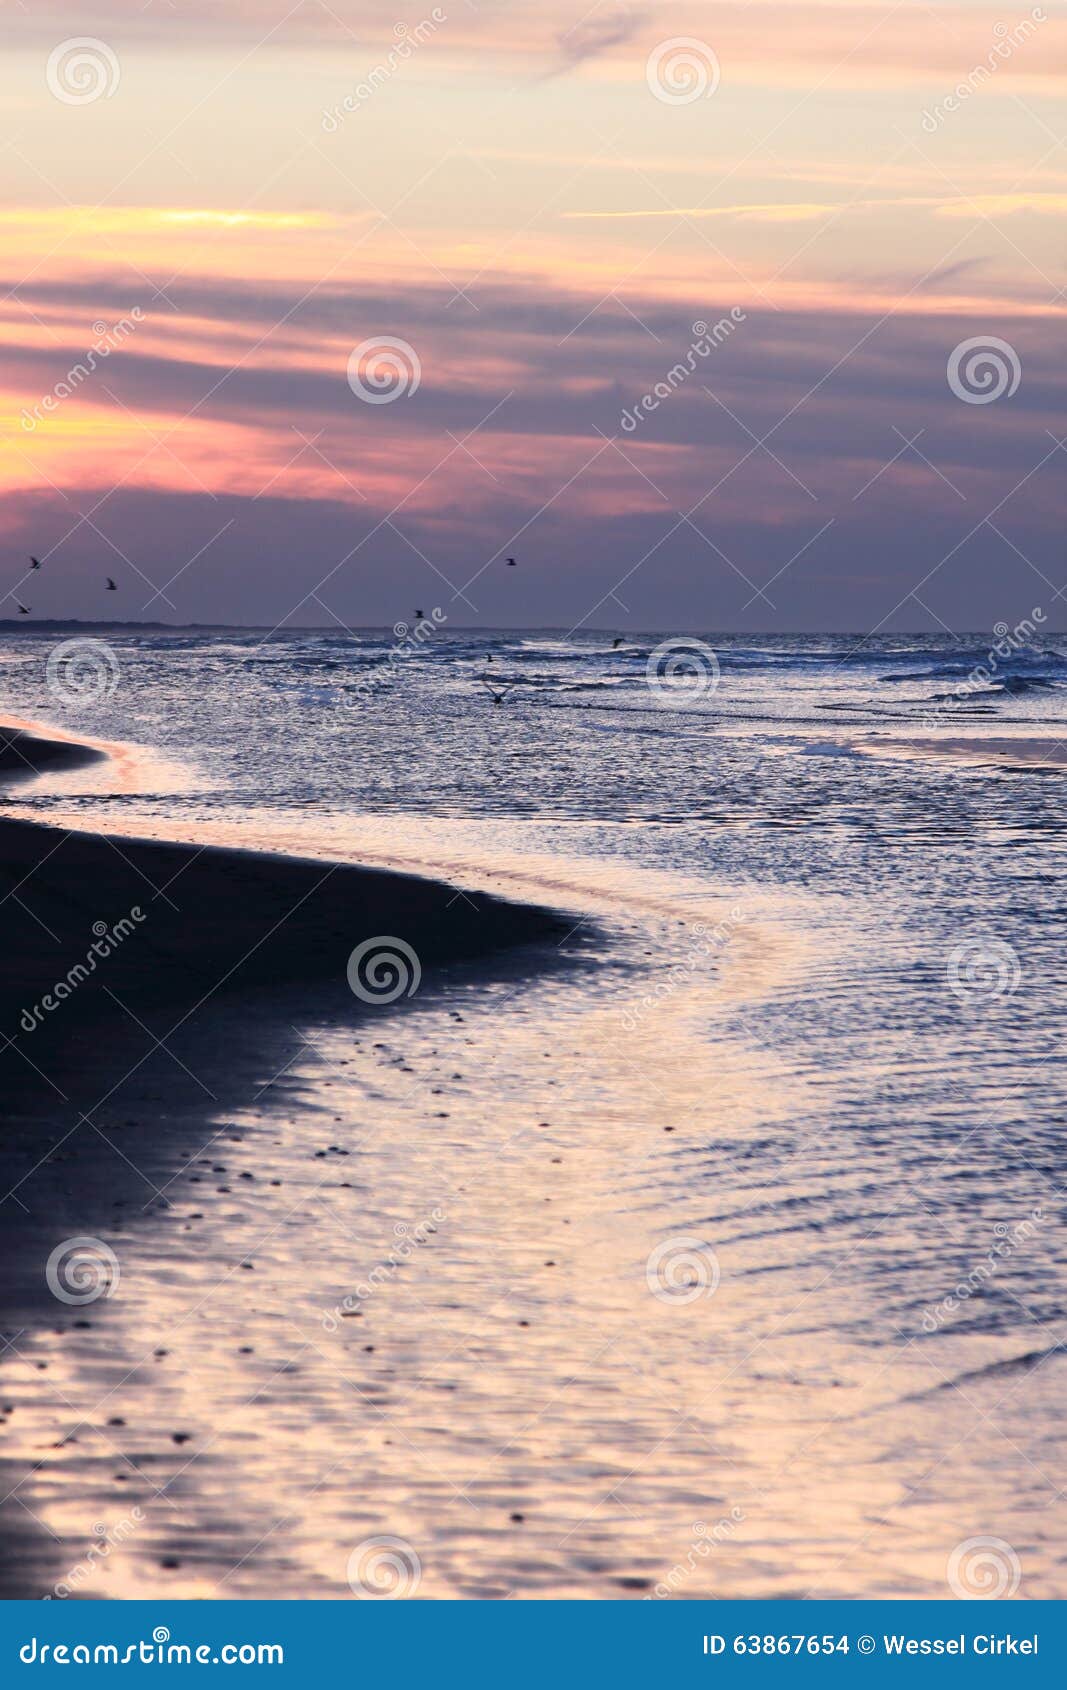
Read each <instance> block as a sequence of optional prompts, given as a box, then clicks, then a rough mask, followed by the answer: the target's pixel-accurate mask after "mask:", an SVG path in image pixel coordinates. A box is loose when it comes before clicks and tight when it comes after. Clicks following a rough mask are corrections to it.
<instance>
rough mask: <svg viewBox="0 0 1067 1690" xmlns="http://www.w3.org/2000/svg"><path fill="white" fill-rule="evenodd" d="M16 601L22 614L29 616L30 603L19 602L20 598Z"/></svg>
mask: <svg viewBox="0 0 1067 1690" xmlns="http://www.w3.org/2000/svg"><path fill="white" fill-rule="evenodd" d="M15 603H16V604H17V605H18V607H19V615H20V616H28V615H29V614H30V606H29V605H28V604H19V601H18V599H16V600H15Z"/></svg>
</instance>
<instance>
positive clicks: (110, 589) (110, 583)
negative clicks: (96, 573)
mask: <svg viewBox="0 0 1067 1690" xmlns="http://www.w3.org/2000/svg"><path fill="white" fill-rule="evenodd" d="M106 591H107V592H109V593H117V592H118V588H117V587H116V585H115V583H114V581H113V580H112V579H111V576H110V575H109V576H108V577H107V588H106Z"/></svg>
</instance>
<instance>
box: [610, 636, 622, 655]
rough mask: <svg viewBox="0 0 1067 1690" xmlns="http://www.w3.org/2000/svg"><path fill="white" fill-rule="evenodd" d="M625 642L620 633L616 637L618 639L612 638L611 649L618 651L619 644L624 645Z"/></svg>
mask: <svg viewBox="0 0 1067 1690" xmlns="http://www.w3.org/2000/svg"><path fill="white" fill-rule="evenodd" d="M625 644H626V641H625V640H624V639H623V638H622V636H621V634H620V636H619V637H618V639H614V640H612V642H611V649H612V651H618V649H619V647H620V646H621V645H625Z"/></svg>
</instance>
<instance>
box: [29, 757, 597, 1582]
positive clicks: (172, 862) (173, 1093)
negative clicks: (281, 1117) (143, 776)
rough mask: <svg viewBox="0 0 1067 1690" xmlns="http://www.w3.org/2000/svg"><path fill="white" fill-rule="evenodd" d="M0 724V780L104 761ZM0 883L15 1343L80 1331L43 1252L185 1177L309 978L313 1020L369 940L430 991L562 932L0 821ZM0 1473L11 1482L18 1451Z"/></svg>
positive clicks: (36, 1556) (251, 1080) (44, 1555)
mask: <svg viewBox="0 0 1067 1690" xmlns="http://www.w3.org/2000/svg"><path fill="white" fill-rule="evenodd" d="M0 733H2V736H3V737H2V740H0V782H3V783H10V784H14V783H17V782H20V781H23V780H33V779H35V778H38V777H40V776H41V775H47V774H49V773H52V772H56V771H60V770H66V769H74V768H82V767H85V766H87V765H90V764H92V763H94V762H97V761H100V760H101V759H102V757H103V754H102V753H101V752H99V751H97V750H94V749H93V748H92V747H90V746H85V745H81V744H79V743H77V742H76V741H74V740H70V739H62V740H61V739H47V738H43V737H40V736H39V735H36V734H31V733H28V732H26V731H25V730H24V729H21V728H12V727H8V728H6V729H0ZM0 876H2V885H3V901H4V946H3V961H2V963H0V1028H2V1031H3V1034H4V1046H3V1051H2V1053H0V1081H2V1084H3V1087H4V1093H5V1099H6V1103H7V1108H6V1110H5V1117H6V1118H5V1128H4V1133H3V1137H2V1140H0V1187H2V1190H3V1192H4V1194H5V1198H6V1201H5V1205H4V1210H5V1213H4V1226H3V1231H2V1239H3V1243H2V1260H3V1281H4V1297H3V1305H4V1306H3V1314H2V1317H0V1318H2V1330H3V1333H4V1337H5V1340H6V1341H8V1342H11V1343H13V1346H14V1348H15V1349H16V1350H17V1349H18V1347H19V1345H22V1344H24V1343H25V1341H26V1335H27V1333H28V1332H32V1331H34V1330H35V1329H36V1328H38V1327H41V1326H43V1327H45V1328H47V1329H48V1330H50V1331H52V1332H53V1333H54V1334H55V1335H68V1334H70V1333H71V1332H73V1331H75V1330H87V1329H88V1328H89V1325H90V1322H89V1321H88V1320H86V1319H84V1318H79V1313H80V1301H81V1299H80V1290H79V1287H78V1285H77V1283H76V1278H75V1280H72V1281H71V1286H70V1287H69V1289H71V1290H72V1291H73V1293H74V1297H73V1300H72V1301H71V1303H69V1304H66V1305H65V1304H64V1303H63V1302H62V1301H61V1300H60V1301H57V1298H56V1295H55V1293H54V1291H53V1289H52V1288H51V1286H50V1283H49V1278H48V1276H47V1275H46V1264H47V1263H48V1260H49V1256H50V1254H51V1252H52V1251H53V1249H54V1247H55V1246H56V1245H57V1244H58V1243H60V1242H61V1241H63V1240H66V1239H71V1238H79V1237H86V1236H90V1237H98V1236H99V1237H102V1238H109V1237H112V1238H116V1239H117V1238H118V1237H119V1235H121V1233H123V1232H124V1231H126V1230H127V1229H128V1228H129V1227H130V1226H142V1227H151V1226H152V1225H153V1224H155V1222H156V1219H157V1215H156V1214H155V1213H154V1212H155V1211H158V1210H160V1209H165V1208H166V1207H167V1199H166V1197H165V1196H163V1195H161V1192H162V1191H163V1190H165V1189H167V1188H169V1187H170V1185H171V1183H172V1182H173V1181H174V1180H175V1179H179V1180H180V1179H181V1177H182V1176H183V1175H185V1176H188V1174H189V1172H190V1170H191V1159H190V1151H189V1149H188V1148H181V1146H189V1145H192V1144H195V1145H196V1146H197V1147H198V1148H201V1147H202V1145H203V1143H204V1142H205V1141H208V1142H210V1141H212V1140H213V1139H214V1137H215V1136H216V1134H215V1128H214V1126H213V1125H212V1123H213V1121H214V1120H215V1118H216V1116H217V1113H218V1111H219V1109H220V1108H225V1107H226V1106H227V1105H229V1106H230V1107H232V1108H239V1107H241V1106H242V1105H244V1106H246V1107H247V1105H248V1103H249V1101H250V1100H251V1099H252V1098H254V1097H255V1096H256V1094H257V1092H258V1091H260V1090H261V1089H262V1087H263V1084H264V1080H265V1077H266V1075H267V1072H268V1071H270V1072H273V1071H274V1070H275V1069H284V1067H285V1065H286V1056H287V1052H288V1051H289V1050H290V1049H291V1048H292V1047H293V1046H295V1045H297V1044H298V1043H299V1039H298V1038H297V1036H296V1034H295V1033H294V1030H293V1027H292V1016H293V1014H294V995H295V993H296V991H297V989H298V988H299V991H300V994H301V996H300V999H299V1001H300V1002H301V1003H302V1004H304V1005H306V1002H307V995H308V993H313V994H314V995H315V999H316V1003H317V1005H318V1008H319V1012H320V1013H322V1014H324V1015H328V1016H330V1017H331V1018H332V1019H333V1020H335V1021H336V1022H339V1023H341V1024H352V1025H355V1024H357V1023H358V1022H359V1020H360V1016H361V1011H362V1012H365V1010H366V1004H365V1003H361V1001H360V998H359V997H358V996H357V995H356V994H355V993H354V990H353V987H352V986H351V985H350V983H349V979H348V973H347V970H348V963H349V958H350V956H351V954H352V953H353V951H355V950H356V949H357V947H359V946H361V945H363V944H364V943H367V942H369V945H370V955H369V964H368V965H367V966H369V967H370V968H371V969H372V970H373V968H374V967H375V966H377V967H378V968H379V969H381V968H383V967H384V968H385V969H386V974H384V975H381V974H379V975H377V976H375V975H374V974H373V973H371V974H370V975H367V973H366V972H365V970H364V974H363V980H364V985H365V986H366V987H367V989H368V992H369V995H370V997H371V998H372V1000H373V997H374V995H375V993H376V992H377V995H378V996H381V993H382V992H383V991H384V992H386V993H387V992H388V991H389V990H390V989H392V988H393V986H394V977H393V976H390V975H389V974H388V969H389V967H390V966H391V962H393V961H395V962H396V963H397V965H398V966H399V968H400V969H402V970H405V969H406V970H407V971H408V973H407V978H406V980H405V981H404V982H402V984H403V986H404V992H403V994H399V995H406V991H407V987H408V986H409V985H410V987H411V989H412V990H415V989H417V988H418V987H419V986H420V984H421V970H422V969H425V971H426V977H427V983H428V984H430V983H432V978H433V973H434V970H436V969H439V968H440V967H441V966H442V965H447V964H453V965H454V964H457V963H461V962H467V963H471V962H472V961H474V960H475V959H477V960H478V961H479V963H480V964H481V965H482V966H491V963H490V960H489V959H491V958H493V957H494V956H495V955H496V954H497V953H498V952H501V951H503V950H508V949H514V948H515V947H534V946H536V945H542V946H543V945H548V944H550V943H551V941H552V940H553V939H558V937H559V936H560V935H561V934H562V933H563V932H564V931H565V928H564V924H563V923H562V921H561V920H560V918H558V917H556V916H554V915H552V914H550V913H549V912H548V911H547V910H544V909H536V908H532V907H530V906H520V905H516V904H508V903H505V902H503V901H501V900H499V899H494V898H491V897H485V896H479V895H477V894H473V895H470V894H468V895H463V896H460V895H459V894H458V893H457V892H456V891H455V889H454V888H451V887H449V886H446V885H441V884H437V883H435V882H433V881H430V880H428V879H425V878H421V879H420V878H415V877H412V876H403V875H397V874H389V873H385V872H382V871H375V870H367V869H361V868H358V867H347V866H343V865H339V864H324V863H321V862H319V863H316V862H310V861H305V862H301V861H297V860H293V859H289V858H282V857H279V856H274V855H272V856H265V855H263V854H260V853H255V852H237V851H226V850H220V849H218V848H212V847H198V846H192V845H190V846H179V845H170V844H160V843H154V842H150V843H145V842H139V841H131V840H128V839H122V840H116V839H111V838H109V837H107V836H104V835H96V834H90V833H82V832H74V831H70V830H59V829H53V828H49V827H43V826H39V825H35V824H33V823H27V822H22V821H13V820H10V819H2V820H0ZM397 942H399V944H398V943H397ZM383 957H384V959H385V960H384V962H383ZM412 970H415V971H417V972H418V973H419V976H420V977H419V978H416V979H414V980H412V979H411V971H412ZM512 970H514V964H512ZM268 1083H269V1081H268ZM60 1271H62V1270H60ZM223 1272H225V1269H223ZM8 1359H9V1360H10V1352H9V1357H8ZM14 1412H15V1410H14V1408H13V1407H10V1406H9V1409H7V1410H5V1416H6V1415H7V1414H8V1413H11V1414H14ZM8 1425H9V1421H8V1420H7V1419H6V1418H5V1421H4V1426H5V1430H6V1429H7V1427H8ZM72 1441H73V1440H72ZM35 1465H36V1466H38V1468H39V1465H40V1464H39V1463H38V1464H35ZM4 1474H5V1479H6V1480H7V1484H5V1487H4V1488H5V1490H9V1488H10V1487H12V1485H14V1490H13V1495H14V1497H17V1495H18V1489H17V1486H18V1481H19V1478H20V1474H19V1463H18V1461H17V1460H16V1461H15V1462H10V1461H9V1462H5V1464H4ZM4 1518H5V1523H6V1525H7V1526H8V1527H9V1529H10V1530H11V1532H12V1536H11V1537H10V1538H9V1539H8V1544H7V1554H6V1557H5V1562H4V1569H3V1572H2V1573H0V1581H2V1584H0V1587H2V1588H3V1590H4V1592H5V1594H9V1595H23V1596H25V1595H40V1594H42V1593H43V1591H44V1590H45V1589H47V1587H48V1585H49V1584H51V1583H54V1582H55V1579H56V1578H57V1577H58V1573H59V1571H60V1570H61V1569H62V1566H65V1565H66V1563H67V1560H68V1559H69V1555H67V1554H66V1553H64V1552H60V1553H59V1555H58V1561H56V1558H55V1555H54V1553H53V1551H54V1550H56V1549H58V1545H54V1544H53V1543H52V1542H51V1541H50V1538H49V1534H48V1533H47V1532H44V1531H42V1530H40V1529H35V1528H34V1523H33V1520H32V1518H31V1517H30V1516H28V1515H27V1514H25V1513H24V1512H22V1513H20V1512H19V1511H18V1510H17V1509H16V1508H14V1507H13V1496H12V1494H8V1496H7V1497H6V1498H5V1506H4ZM27 1527H28V1528H29V1530H28V1531H27V1529H26V1528H27ZM53 1563H54V1564H53Z"/></svg>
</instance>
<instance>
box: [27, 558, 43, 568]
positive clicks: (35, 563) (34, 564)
mask: <svg viewBox="0 0 1067 1690" xmlns="http://www.w3.org/2000/svg"><path fill="white" fill-rule="evenodd" d="M40 567H41V560H40V558H39V557H31V558H30V568H31V569H40Z"/></svg>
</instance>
